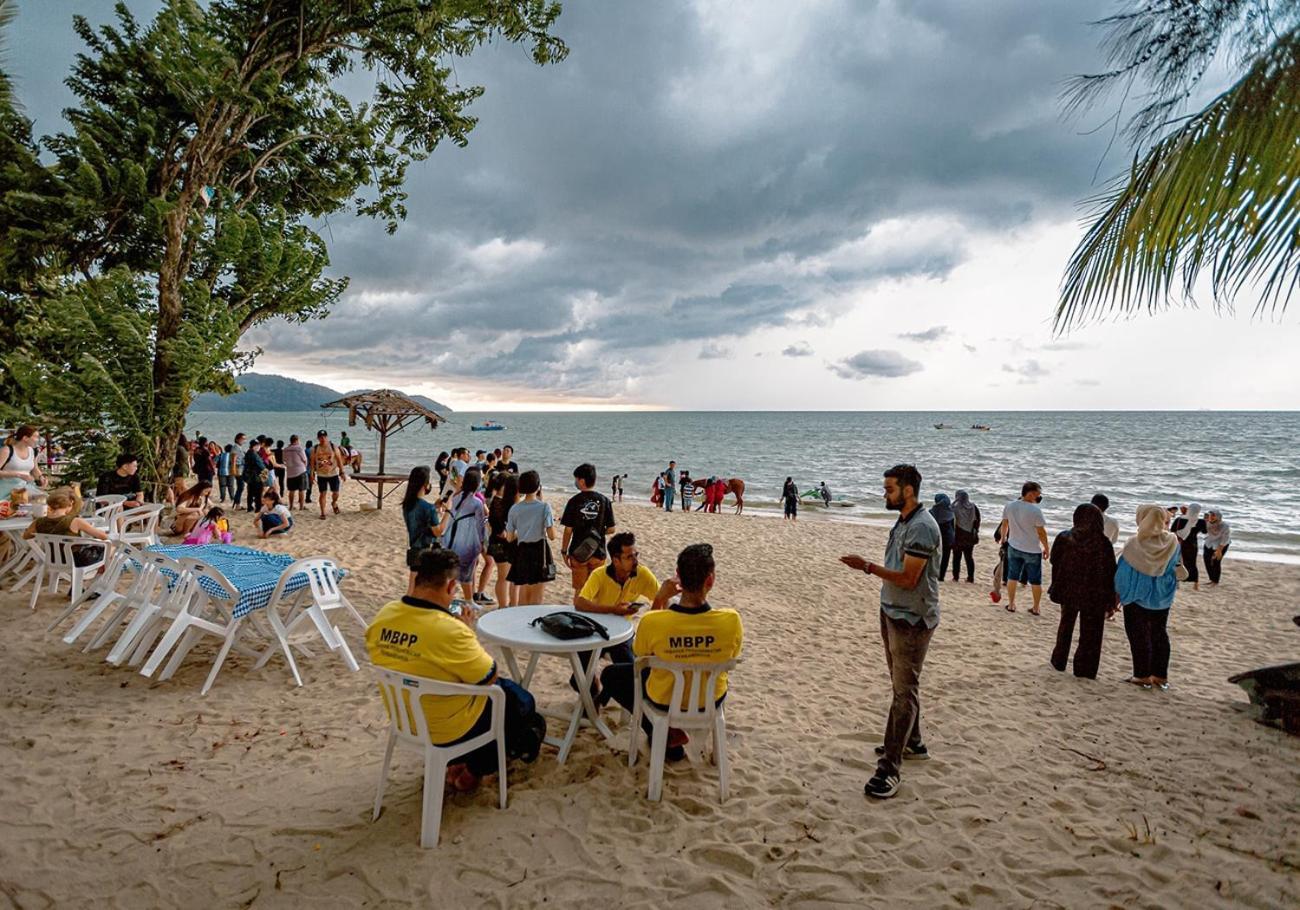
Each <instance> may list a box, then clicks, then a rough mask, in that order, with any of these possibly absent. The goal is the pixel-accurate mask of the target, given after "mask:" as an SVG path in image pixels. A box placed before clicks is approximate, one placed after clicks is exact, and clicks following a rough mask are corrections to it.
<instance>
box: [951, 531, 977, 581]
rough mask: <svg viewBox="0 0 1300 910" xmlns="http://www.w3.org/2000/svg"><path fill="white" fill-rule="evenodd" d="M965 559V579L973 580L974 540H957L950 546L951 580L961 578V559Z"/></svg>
mask: <svg viewBox="0 0 1300 910" xmlns="http://www.w3.org/2000/svg"><path fill="white" fill-rule="evenodd" d="M962 557H965V559H966V580H967V581H974V580H975V542H974V541H971V542H969V543H967V542H966V541H964V540H958V541H957V542H956V543H954V544H953V547H952V580H953V581H960V580H961V561H962Z"/></svg>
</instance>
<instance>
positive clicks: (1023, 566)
mask: <svg viewBox="0 0 1300 910" xmlns="http://www.w3.org/2000/svg"><path fill="white" fill-rule="evenodd" d="M1006 580H1007V581H1014V582H1020V583H1023V584H1031V585H1042V583H1043V554H1042V553H1027V552H1025V551H1024V550H1017V549H1016V548H1015V547H1007V577H1006Z"/></svg>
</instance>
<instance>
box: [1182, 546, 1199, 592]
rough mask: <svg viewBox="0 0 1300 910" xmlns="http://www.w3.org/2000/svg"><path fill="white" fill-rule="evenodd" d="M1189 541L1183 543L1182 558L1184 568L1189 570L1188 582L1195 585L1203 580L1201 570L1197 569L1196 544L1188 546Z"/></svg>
mask: <svg viewBox="0 0 1300 910" xmlns="http://www.w3.org/2000/svg"><path fill="white" fill-rule="evenodd" d="M1188 544H1189V541H1183V546H1182V556H1183V567H1184V568H1185V569H1187V580H1188V581H1189V582H1191V583H1193V584H1195V583H1196V582H1198V581H1200V580H1201V572H1200V569H1198V568H1197V567H1196V544H1191V545H1190V546H1188Z"/></svg>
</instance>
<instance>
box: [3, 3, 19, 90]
mask: <svg viewBox="0 0 1300 910" xmlns="http://www.w3.org/2000/svg"><path fill="white" fill-rule="evenodd" d="M17 16H18V4H16V3H14V2H13V0H0V63H3V62H4V33H5V29H7V28H8V27H9V24H10V23H11V22H13V21H14V19H15V18H16V17H17ZM13 88H14V87H13V82H12V81H10V79H9V76H8V75H6V73H5V71H4V70H2V69H0V107H9V106H10V105H11V104H13V98H14V93H13Z"/></svg>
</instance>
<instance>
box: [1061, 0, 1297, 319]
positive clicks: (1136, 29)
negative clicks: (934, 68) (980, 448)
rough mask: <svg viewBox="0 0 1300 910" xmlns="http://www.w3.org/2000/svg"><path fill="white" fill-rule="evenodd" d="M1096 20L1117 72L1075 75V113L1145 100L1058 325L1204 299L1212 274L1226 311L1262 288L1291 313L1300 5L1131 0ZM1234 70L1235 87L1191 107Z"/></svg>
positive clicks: (1074, 263)
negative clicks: (1109, 102)
mask: <svg viewBox="0 0 1300 910" xmlns="http://www.w3.org/2000/svg"><path fill="white" fill-rule="evenodd" d="M1096 24H1097V25H1099V26H1101V27H1102V28H1103V29H1105V32H1106V36H1105V39H1104V40H1103V44H1102V48H1103V51H1104V52H1105V53H1106V55H1107V58H1108V59H1107V64H1108V66H1109V67H1110V68H1109V69H1108V70H1107V71H1106V72H1102V73H1095V74H1091V75H1084V76H1079V77H1077V78H1076V79H1075V80H1073V82H1072V83H1071V84H1070V86H1069V88H1068V89H1067V91H1066V95H1065V101H1066V109H1067V113H1070V114H1075V113H1078V112H1080V111H1083V110H1087V109H1089V108H1091V107H1092V106H1094V105H1095V104H1097V103H1098V102H1099V101H1101V100H1102V99H1104V98H1105V97H1107V96H1108V95H1109V94H1111V93H1112V92H1114V93H1119V94H1122V97H1123V101H1121V105H1122V104H1123V102H1124V101H1129V100H1132V99H1136V100H1137V105H1136V110H1134V111H1133V113H1132V115H1131V116H1130V117H1129V119H1128V121H1127V129H1126V136H1127V139H1128V140H1129V142H1130V143H1131V145H1132V146H1133V148H1134V155H1133V161H1132V164H1131V165H1130V167H1129V168H1128V170H1127V171H1126V172H1125V173H1123V174H1121V175H1119V176H1118V177H1117V178H1116V179H1115V180H1114V181H1112V182H1111V184H1110V185H1109V186H1108V187H1107V188H1106V189H1105V190H1104V191H1103V192H1101V193H1100V194H1099V195H1097V196H1096V198H1094V199H1092V200H1090V203H1091V207H1092V212H1091V215H1090V218H1089V223H1088V226H1087V229H1086V232H1085V234H1084V237H1083V239H1082V241H1080V243H1079V245H1078V247H1077V248H1076V249H1075V251H1074V254H1073V256H1072V257H1071V259H1070V262H1069V265H1068V267H1067V269H1066V273H1065V280H1064V283H1063V286H1062V290H1061V296H1060V300H1059V302H1058V304H1057V308H1056V320H1055V324H1056V329H1057V330H1058V331H1062V330H1068V329H1070V328H1072V327H1074V326H1077V325H1079V324H1081V323H1083V322H1086V321H1088V320H1090V319H1094V318H1098V317H1101V316H1105V315H1109V314H1113V313H1117V314H1120V315H1130V314H1133V313H1138V312H1142V311H1144V310H1145V311H1147V312H1156V311H1158V310H1161V309H1163V308H1165V307H1168V306H1170V305H1171V304H1173V303H1178V302H1182V303H1185V304H1193V305H1194V303H1195V298H1194V296H1193V292H1194V290H1195V288H1196V286H1197V285H1198V284H1199V283H1200V282H1201V281H1202V280H1205V281H1207V283H1208V286H1209V289H1210V293H1211V295H1212V298H1213V304H1214V307H1215V309H1217V310H1224V311H1231V309H1232V307H1233V301H1234V299H1235V298H1236V296H1237V295H1238V294H1239V293H1241V292H1242V291H1243V290H1244V289H1245V288H1247V287H1251V288H1257V289H1258V291H1259V294H1260V296H1259V298H1258V303H1257V304H1256V308H1255V313H1256V315H1264V314H1267V315H1276V314H1280V313H1281V312H1283V311H1284V310H1285V309H1286V305H1287V302H1288V300H1289V299H1290V295H1291V294H1292V293H1293V292H1294V291H1295V289H1296V285H1297V283H1300V198H1298V196H1300V2H1295V0H1286V2H1277V0H1200V2H1171V0H1127V2H1126V3H1125V4H1123V6H1122V7H1121V9H1120V11H1119V12H1117V13H1116V14H1115V15H1113V16H1109V17H1107V18H1105V19H1102V20H1100V22H1098V23H1096ZM1225 69H1226V70H1227V72H1228V79H1229V84H1228V86H1227V88H1226V89H1225V90H1223V91H1222V92H1220V93H1219V94H1217V95H1215V96H1214V97H1213V98H1211V99H1210V101H1209V102H1208V103H1207V104H1205V105H1204V106H1203V107H1201V108H1200V109H1199V110H1194V111H1192V112H1191V113H1190V114H1188V113H1186V111H1187V109H1188V108H1189V106H1190V102H1192V101H1193V100H1194V95H1196V94H1197V92H1198V90H1199V91H1203V90H1204V88H1205V86H1203V85H1202V83H1203V82H1204V80H1205V78H1206V76H1207V75H1209V76H1210V77H1211V78H1217V77H1218V76H1219V74H1221V73H1222V72H1223V71H1224V70H1225ZM1124 115H1125V112H1124V110H1123V108H1122V107H1121V108H1120V110H1117V111H1116V112H1115V113H1114V115H1113V118H1108V119H1107V121H1105V122H1104V123H1103V124H1102V127H1104V128H1105V129H1107V130H1108V131H1109V130H1111V129H1112V128H1114V127H1112V124H1111V120H1112V119H1113V121H1114V126H1115V127H1117V126H1118V125H1119V124H1120V123H1121V120H1122V118H1123V117H1124Z"/></svg>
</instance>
